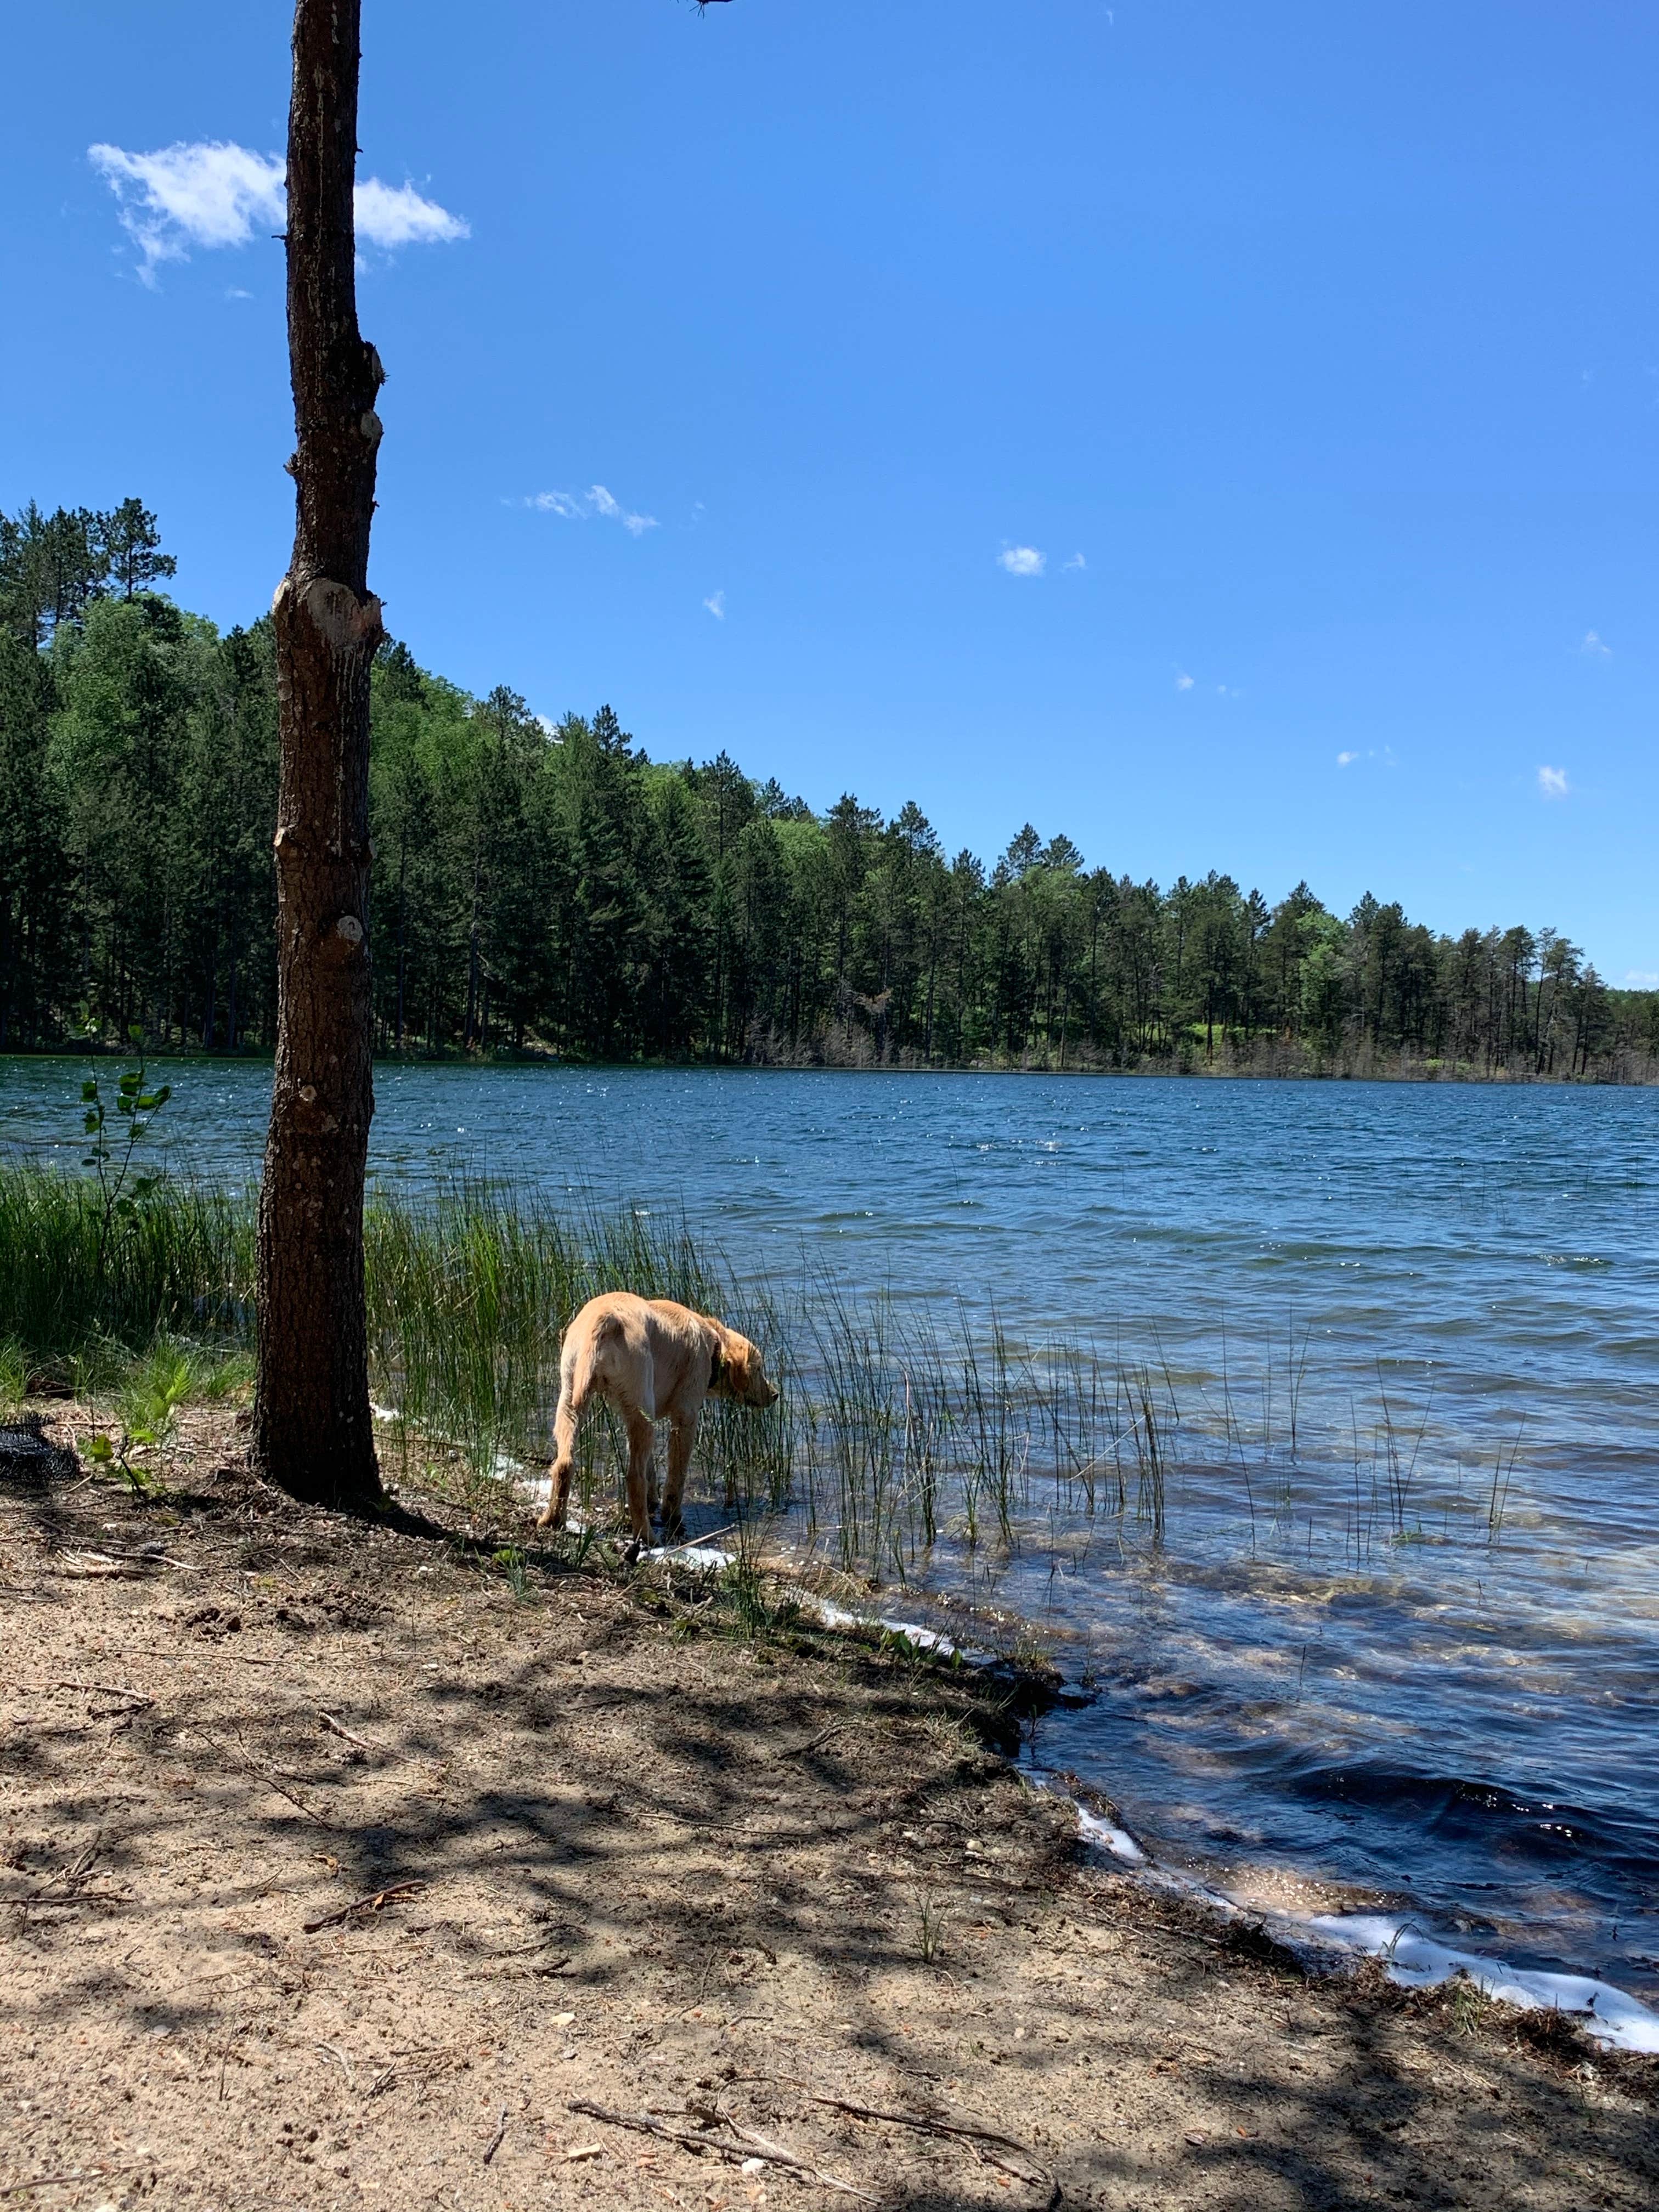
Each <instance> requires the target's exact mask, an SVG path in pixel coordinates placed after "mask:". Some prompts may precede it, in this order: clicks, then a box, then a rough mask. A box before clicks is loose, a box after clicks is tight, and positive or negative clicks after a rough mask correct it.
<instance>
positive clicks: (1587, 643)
mask: <svg viewBox="0 0 1659 2212" xmlns="http://www.w3.org/2000/svg"><path fill="white" fill-rule="evenodd" d="M1578 650H1579V651H1580V653H1588V654H1589V657H1590V659H1592V660H1611V659H1613V647H1611V646H1610V645H1603V644H1602V642H1601V639H1600V638H1599V637H1598V636H1597V635H1596V634H1595V631H1594V630H1593V629H1587V630H1586V631H1585V632H1584V642H1583V644H1582V645H1581V646H1580V647H1579V648H1578Z"/></svg>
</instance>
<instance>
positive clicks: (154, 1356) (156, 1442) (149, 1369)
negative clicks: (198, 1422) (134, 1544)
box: [86, 1343, 196, 1497]
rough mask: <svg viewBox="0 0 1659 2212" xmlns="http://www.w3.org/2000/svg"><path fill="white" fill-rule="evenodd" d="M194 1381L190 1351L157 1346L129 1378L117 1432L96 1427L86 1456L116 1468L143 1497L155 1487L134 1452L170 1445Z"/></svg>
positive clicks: (101, 1465) (98, 1464) (105, 1465)
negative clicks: (138, 1464)
mask: <svg viewBox="0 0 1659 2212" xmlns="http://www.w3.org/2000/svg"><path fill="white" fill-rule="evenodd" d="M195 1380H196V1375H195V1370H194V1368H193V1367H192V1365H191V1358H190V1355H189V1354H188V1352H179V1350H178V1349H177V1347H176V1346H171V1345H168V1344H166V1343H158V1344H156V1345H155V1346H153V1347H152V1349H151V1351H150V1352H149V1354H148V1356H147V1357H146V1358H144V1359H143V1360H141V1361H140V1362H139V1364H137V1367H135V1368H134V1369H133V1370H132V1372H131V1375H129V1376H128V1377H127V1381H126V1384H125V1388H124V1389H123V1390H122V1393H121V1401H120V1413H121V1419H120V1422H119V1425H118V1428H117V1430H116V1432H115V1434H114V1435H113V1436H110V1435H106V1433H105V1432H104V1431H102V1430H101V1429H100V1430H97V1431H94V1433H93V1435H91V1436H90V1437H88V1439H87V1443H86V1454H87V1457H88V1459H89V1460H91V1461H92V1462H93V1464H94V1466H96V1467H110V1468H113V1469H114V1471H115V1472H116V1474H118V1475H119V1476H120V1477H121V1480H123V1481H124V1482H125V1484H126V1486H127V1487H128V1488H129V1489H130V1490H131V1492H132V1493H133V1495H134V1496H135V1497H142V1496H143V1494H144V1492H146V1491H148V1490H149V1488H150V1476H149V1471H148V1469H147V1468H143V1467H140V1466H137V1465H135V1463H134V1461H133V1454H134V1452H135V1451H146V1452H148V1451H153V1450H158V1449H161V1447H162V1446H163V1445H165V1444H166V1443H167V1440H168V1438H169V1437H171V1436H172V1434H173V1428H174V1426H175V1425H176V1423H177V1420H178V1417H179V1407H180V1406H181V1405H182V1404H183V1403H184V1401H185V1399H186V1398H187V1397H188V1396H189V1395H190V1394H191V1387H192V1385H193V1383H195Z"/></svg>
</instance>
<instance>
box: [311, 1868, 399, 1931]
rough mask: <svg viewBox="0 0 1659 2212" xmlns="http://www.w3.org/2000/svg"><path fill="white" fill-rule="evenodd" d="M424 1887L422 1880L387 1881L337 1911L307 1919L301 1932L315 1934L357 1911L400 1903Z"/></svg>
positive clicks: (336, 1924) (373, 1910)
mask: <svg viewBox="0 0 1659 2212" xmlns="http://www.w3.org/2000/svg"><path fill="white" fill-rule="evenodd" d="M425 1887H426V1884H425V1883H424V1882H423V1881H393V1882H388V1883H387V1885H386V1887H385V1888H384V1889H375V1890H371V1891H370V1892H369V1893H368V1896H367V1897H354V1898H353V1899H352V1900H351V1902H350V1904H349V1905H342V1906H341V1907H340V1909H339V1911H337V1912H325V1914H324V1915H323V1917H322V1918H321V1919H320V1920H307V1921H306V1922H305V1923H303V1929H302V1932H303V1933H304V1934H305V1935H307V1936H315V1935H316V1934H317V1933H318V1931H319V1929H324V1928H337V1927H338V1926H339V1925H340V1923H342V1922H343V1921H346V1920H349V1919H351V1918H352V1917H354V1916H355V1915H356V1914H357V1913H359V1912H378V1911H380V1908H381V1906H382V1905H401V1904H404V1903H407V1901H408V1900H409V1899H410V1898H411V1897H418V1896H419V1895H420V1893H421V1892H422V1890H423V1889H424V1888H425Z"/></svg>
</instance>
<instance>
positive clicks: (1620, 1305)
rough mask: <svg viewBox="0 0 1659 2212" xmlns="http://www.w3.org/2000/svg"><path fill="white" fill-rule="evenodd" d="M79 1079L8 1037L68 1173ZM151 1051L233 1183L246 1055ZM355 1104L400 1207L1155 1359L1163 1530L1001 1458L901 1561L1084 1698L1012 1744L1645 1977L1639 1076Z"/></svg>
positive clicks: (1132, 1820)
mask: <svg viewBox="0 0 1659 2212" xmlns="http://www.w3.org/2000/svg"><path fill="white" fill-rule="evenodd" d="M80 1072H81V1071H80V1068H79V1066H78V1065H76V1064H75V1063H72V1062H67V1061H57V1062H53V1061H15V1060H14V1061H0V1149H3V1150H5V1151H8V1152H15V1151H17V1150H20V1149H26V1150H30V1151H52V1150H53V1149H58V1148H61V1156H62V1157H63V1158H64V1160H65V1161H66V1162H68V1161H70V1160H72V1159H73V1158H76V1156H77V1154H78V1151H79V1144H78V1137H77V1130H76V1121H77V1115H76V1104H75V1102H76V1097H77V1095H78V1082H79V1076H80ZM173 1079H174V1083H175V1091H176V1096H175V1099H174V1102H173V1103H172V1104H171V1105H169V1106H168V1108H167V1112H166V1115H165V1116H164V1122H165V1123H166V1125H167V1140H168V1146H169V1149H170V1152H171V1154H172V1157H173V1162H174V1164H175V1165H177V1166H178V1167H179V1168H181V1169H187V1170H191V1171H194V1172H197V1173H204V1174H213V1175H218V1176H243V1175H247V1174H251V1173H252V1172H253V1171H254V1170H255V1169H256V1168H257V1164H258V1149H259V1144H260V1139H261V1135H262V1130H263V1119H264V1110H265V1106H266V1103H267V1100H268V1096H269V1082H270V1077H269V1071H268V1070H264V1069H259V1068H256V1067H252V1066H247V1067H241V1066H232V1067H227V1066H224V1065H223V1064H221V1063H212V1064H209V1063H200V1064H184V1065H181V1066H177V1067H176V1068H175V1069H174V1070H173ZM376 1082H377V1091H378V1098H379V1110H378V1115H377V1119H376V1121H375V1127H374V1166H375V1170H376V1172H377V1173H378V1174H379V1175H380V1176H382V1177H385V1178H388V1179H392V1180H395V1181H396V1182H398V1183H399V1184H400V1185H404V1186H407V1185H410V1184H413V1185H417V1186H418V1185H422V1184H429V1183H431V1182H435V1181H437V1180H439V1179H441V1178H442V1177H443V1176H446V1175H448V1174H452V1173H453V1171H454V1170H456V1169H457V1168H462V1167H465V1168H471V1169H482V1170H489V1171H490V1172H492V1173H494V1174H497V1175H500V1176H507V1177H509V1178H511V1179H513V1181H515V1182H518V1183H520V1185H523V1186H527V1187H531V1188H536V1189H538V1190H540V1191H542V1192H544V1193H545V1194H550V1195H561V1194H580V1196H582V1197H584V1198H599V1199H600V1200H618V1201H623V1202H626V1203H629V1204H631V1205H636V1206H644V1207H647V1208H648V1209H652V1210H659V1211H662V1210H666V1211H671V1212H674V1213H676V1214H679V1213H682V1212H683V1213H684V1217H685V1218H686V1219H687V1221H688V1222H689V1223H690V1225H691V1227H692V1228H693V1229H694V1230H695V1231H697V1232H698V1233H699V1234H700V1235H701V1236H702V1237H705V1238H708V1239H710V1240H712V1241H714V1242H717V1243H719V1244H720V1246H721V1247H723V1249H724V1250H725V1252H726V1255H727V1256H728V1258H729V1260H730V1261H731V1262H732V1265H733V1266H734V1267H737V1268H738V1269H739V1270H740V1271H742V1272H743V1273H754V1274H762V1273H764V1274H769V1275H774V1276H779V1275H785V1274H790V1273H795V1272H798V1271H799V1268H800V1267H801V1265H802V1264H803V1262H805V1264H806V1266H807V1267H809V1268H817V1267H823V1266H824V1265H826V1264H827V1265H828V1266H829V1267H830V1268H831V1269H833V1271H834V1273H836V1275H837V1276H838V1277H839V1278H840V1279H842V1281H843V1282H844V1283H846V1284H847V1285H848V1286H849V1287H851V1288H855V1289H862V1290H885V1291H890V1293H891V1294H892V1296H893V1297H894V1298H895V1299H896V1300H897V1301H899V1302H901V1303H906V1304H915V1305H916V1306H918V1307H920V1306H921V1304H924V1303H925V1302H929V1301H935V1302H937V1301H943V1302H945V1304H948V1306H949V1307H950V1309H951V1312H952V1314H954V1312H955V1311H956V1310H957V1302H958V1301H959V1302H961V1304H962V1305H963V1306H965V1308H966V1309H967V1310H969V1312H970V1313H974V1314H977V1315H980V1316H984V1315H987V1314H988V1312H989V1310H991V1309H992V1308H993V1307H994V1308H995V1310H996V1312H997V1314H998V1315H999V1316H1000V1319H1001V1321H1002V1322H1003V1323H1004V1325H1005V1326H1006V1328H1008V1329H1009V1330H1010V1331H1011V1332H1012V1333H1013V1334H1016V1335H1017V1336H1018V1337H1020V1338H1022V1339H1024V1340H1025V1341H1026V1342H1028V1343H1030V1344H1032V1345H1041V1344H1042V1343H1044V1342H1046V1341H1048V1340H1051V1339H1052V1338H1054V1336H1056V1335H1063V1336H1065V1337H1067V1338H1072V1339H1076V1338H1087V1339H1091V1340H1094V1341H1095V1342H1096V1343H1097V1344H1098V1345H1099V1346H1101V1347H1102V1348H1103V1351H1104V1352H1106V1354H1107V1355H1108V1357H1109V1358H1115V1357H1117V1356H1119V1354H1120V1353H1121V1356H1122V1357H1124V1358H1130V1359H1133V1360H1134V1361H1137V1362H1142V1361H1144V1362H1146V1364H1148V1366H1149V1368H1151V1369H1152V1370H1155V1371H1156V1374H1157V1376H1158V1392H1159V1395H1160V1403H1161V1404H1164V1403H1167V1405H1168V1407H1169V1408H1170V1418H1171V1432H1172V1435H1173V1437H1174V1438H1175V1442H1174V1443H1173V1444H1172V1446H1171V1451H1172V1458H1171V1471H1170V1481H1169V1498H1168V1518H1167V1526H1166V1528H1165V1531H1164V1539H1163V1541H1162V1543H1161V1544H1160V1543H1158V1542H1156V1541H1154V1540H1153V1538H1152V1533H1151V1531H1150V1529H1149V1528H1148V1527H1147V1526H1146V1524H1144V1523H1139V1522H1135V1520H1134V1519H1133V1514H1131V1516H1129V1517H1127V1519H1126V1520H1124V1521H1122V1522H1120V1521H1119V1520H1118V1519H1117V1518H1116V1517H1115V1516H1109V1515H1108V1514H1106V1513H1105V1512H1104V1511H1102V1512H1099V1513H1097V1515H1095V1516H1090V1515H1089V1514H1088V1513H1087V1512H1085V1511H1084V1510H1082V1507H1081V1501H1080V1499H1079V1498H1078V1497H1077V1495H1076V1494H1075V1493H1073V1495H1072V1496H1071V1498H1069V1499H1067V1498H1063V1497H1060V1496H1057V1495H1056V1494H1055V1493H1054V1492H1052V1490H1051V1491H1050V1492H1048V1493H1046V1494H1045V1493H1044V1492H1042V1487H1041V1485H1040V1484H1039V1483H1038V1482H1036V1480H1035V1478H1034V1479H1033V1481H1032V1484H1031V1486H1030V1492H1029V1498H1028V1511H1027V1515H1026V1518H1025V1525H1024V1541H1023V1543H1022V1546H1021V1547H1020V1549H1019V1551H1018V1553H1017V1554H1015V1555H1014V1556H1012V1557H1001V1556H997V1557H991V1556H988V1555H987V1553H986V1552H985V1551H984V1549H983V1547H981V1551H980V1552H979V1553H977V1554H975V1555H971V1556H970V1555H969V1554H966V1553H963V1552H962V1551H960V1550H955V1551H952V1550H951V1549H950V1548H949V1547H942V1548H941V1550H940V1553H939V1555H938V1556H937V1557H936V1558H935V1559H934V1561H933V1563H932V1567H931V1570H930V1578H931V1579H932V1580H933V1581H934V1582H935V1583H938V1584H939V1586H940V1587H945V1588H950V1587H955V1588H957V1589H970V1590H971V1591H972V1593H973V1595H975V1596H976V1597H977V1598H979V1599H981V1601H982V1600H984V1599H985V1598H986V1596H987V1594H994V1599H995V1601H996V1602H999V1603H1001V1604H1004V1605H1006V1606H1008V1607H1013V1608H1017V1609H1018V1610H1020V1611H1022V1612H1024V1613H1026V1614H1027V1615H1028V1616H1030V1617H1031V1618H1033V1619H1035V1620H1038V1621H1039V1622H1041V1623H1042V1626H1043V1629H1044V1631H1045V1633H1047V1634H1048V1636H1050V1637H1051V1638H1053V1639H1054V1643H1055V1645H1056V1648H1057V1650H1058V1651H1059V1653H1060V1656H1061V1657H1062V1658H1063V1660H1064V1661H1065V1662H1066V1666H1067V1669H1068V1672H1070V1673H1071V1674H1073V1677H1083V1676H1086V1677H1087V1678H1088V1679H1089V1680H1090V1681H1091V1684H1092V1685H1093V1686H1094V1689H1095V1692H1096V1694H1095V1696H1094V1699H1093V1700H1092V1702H1091V1703H1090V1704H1088V1705H1084V1706H1081V1707H1078V1708H1068V1709H1066V1710H1064V1711H1060V1712H1058V1713H1056V1714H1054V1715H1053V1716H1051V1717H1049V1718H1048V1719H1047V1720H1046V1721H1044V1722H1043V1723H1042V1724H1041V1726H1040V1729H1039V1739H1038V1741H1037V1742H1036V1745H1035V1746H1034V1747H1033V1755H1034V1756H1036V1757H1038V1758H1040V1759H1042V1761H1043V1762H1044V1763H1046V1764H1048V1765H1055V1766H1069V1767H1072V1768H1074V1769H1076V1770H1077V1771H1079V1772H1080V1773H1083V1774H1085V1775H1087V1776H1089V1777H1091V1778H1093V1779H1094V1780H1095V1781H1097V1783H1098V1784H1100V1785H1101V1786H1102V1787H1103V1788H1104V1789H1105V1790H1109V1792H1110V1793H1111V1794H1112V1796H1114V1797H1115V1800H1116V1801H1117V1802H1118V1803H1119V1805H1120V1806H1121V1809H1122V1812H1123V1814H1124V1815H1125V1817H1126V1819H1127V1820H1128V1822H1129V1824H1130V1825H1131V1826H1133V1827H1134V1828H1135V1829H1136V1831H1137V1832H1139V1834H1141V1835H1142V1836H1143V1837H1144V1838H1150V1839H1151V1841H1152V1844H1154V1847H1155V1848H1158V1849H1160V1850H1163V1851H1164V1853H1165V1854H1166V1855H1169V1856H1172V1857H1188V1858H1191V1859H1192V1860H1194V1861H1195V1862H1197V1863H1204V1864H1213V1865H1218V1866H1224V1867H1227V1868H1230V1869H1233V1870H1234V1873H1235V1875H1236V1876H1237V1877H1238V1878H1240V1879H1243V1880H1245V1881H1250V1882H1254V1883H1255V1886H1256V1887H1257V1888H1258V1889H1259V1891H1260V1892H1261V1893H1262V1894H1263V1895H1267V1894H1270V1893H1280V1892H1281V1891H1282V1888H1283V1885H1284V1882H1285V1879H1286V1877H1287V1876H1290V1875H1297V1876H1302V1877H1306V1878H1308V1879H1309V1880H1310V1881H1328V1882H1334V1883H1336V1884H1339V1885H1343V1886H1346V1887H1347V1888H1348V1890H1349V1891H1350V1892H1351V1893H1352V1892H1353V1891H1358V1892H1359V1893H1363V1894H1365V1895H1379V1896H1380V1895H1387V1896H1389V1897H1394V1898H1407V1899H1411V1900H1412V1901H1413V1903H1414V1904H1415V1905H1418V1906H1419V1908H1420V1909H1421V1910H1422V1911H1423V1912H1424V1913H1425V1917H1427V1918H1429V1919H1431V1920H1432V1921H1434V1922H1435V1923H1438V1924H1440V1925H1443V1926H1452V1927H1458V1928H1462V1929H1464V1930H1466V1931H1470V1932H1471V1939H1472V1940H1473V1936H1475V1935H1478V1936H1480V1937H1481V1938H1482V1939H1483V1940H1485V1941H1486V1942H1501V1944H1502V1945H1503V1946H1504V1947H1505V1948H1507V1949H1508V1951H1509V1952H1510V1954H1511V1955H1512V1956H1513V1957H1515V1958H1516V1960H1530V1961H1533V1962H1535V1963H1565V1964H1569V1965H1572V1966H1585V1967H1590V1968H1594V1969H1595V1970H1596V1971H1598V1972H1602V1973H1605V1974H1606V1975H1607V1977H1608V1978H1611V1979H1613V1980H1615V1981H1619V1982H1621V1983H1623V1984H1625V1985H1626V1987H1631V1988H1638V1989H1645V1990H1652V1989H1654V1988H1655V1987H1659V1752H1656V1735H1655V1723H1656V1718H1659V1711H1656V1707H1659V1092H1654V1091H1611V1090H1608V1091H1560V1090H1506V1089H1502V1088H1476V1087H1463V1088H1446V1089H1438V1088H1435V1087H1431V1086H1429V1087H1425V1086H1404V1085H1358V1084H1355V1085H1303V1084H1296V1085H1291V1084H1272V1085H1269V1084H1247V1083H1231V1082H1194V1081H1188V1082H1182V1081H1180V1080H1178V1079H1171V1080H1168V1081H1156V1080H1154V1081H1146V1080H1127V1081H1126V1080H1113V1079H1107V1078H1093V1077H1079V1078H1066V1079H1058V1080H1048V1079H1041V1078H1035V1077H981V1076H958V1075H951V1076H925V1077H908V1076H858V1075H842V1074H802V1073H770V1072H765V1073H763V1072H751V1071H738V1070H722V1071H714V1070H709V1071H688V1072H658V1071H647V1070H623V1071H614V1072H599V1073H583V1072H574V1071H565V1070H547V1069H537V1068H504V1069H491V1070H486V1071H483V1072H477V1071H472V1070H468V1069H465V1068H459V1067H454V1068H392V1067H386V1068H383V1069H381V1070H380V1071H379V1073H378V1074H377V1078H376ZM1298 1374H1299V1383H1298V1388H1297V1394H1296V1399H1297V1402H1296V1416H1297V1438H1296V1449H1295V1452H1294V1455H1292V1453H1291V1449H1290V1436H1289V1417H1290V1411H1291V1378H1292V1376H1293V1375H1298ZM1385 1401H1386V1412H1385ZM1177 1414H1178V1420H1177V1419H1175V1418H1174V1417H1175V1416H1176V1415H1177ZM1390 1431H1392V1443H1393V1453H1394V1457H1393V1460H1392V1462H1391V1459H1390ZM1511 1453H1514V1455H1515V1456H1514V1468H1513V1476H1512V1479H1511V1480H1510V1483H1509V1485H1508V1486H1507V1493H1506V1494H1505V1492H1504V1485H1503V1483H1502V1481H1501V1480H1500V1481H1499V1482H1498V1491H1497V1497H1496V1503H1497V1504H1499V1505H1501V1509H1502V1510H1501V1514H1500V1515H1499V1516H1498V1520H1499V1525H1498V1530H1497V1533H1496V1541H1494V1537H1493V1530H1492V1518H1493V1510H1494V1503H1495V1500H1494V1487H1493V1482H1494V1468H1495V1466H1496V1463H1497V1462H1498V1459H1499V1457H1500V1455H1501V1457H1502V1458H1503V1460H1504V1462H1505V1463H1507V1462H1508V1461H1509V1459H1510V1455H1511ZM1241 1870H1242V1873H1241Z"/></svg>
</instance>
